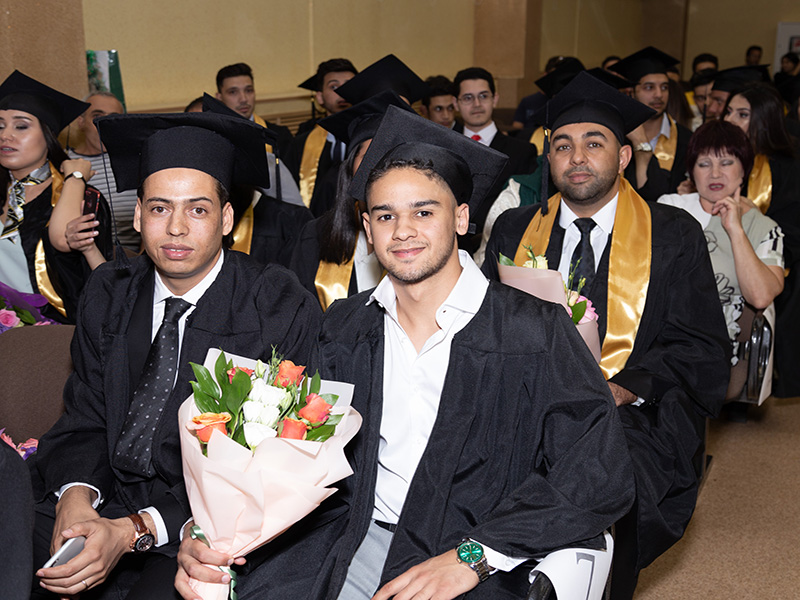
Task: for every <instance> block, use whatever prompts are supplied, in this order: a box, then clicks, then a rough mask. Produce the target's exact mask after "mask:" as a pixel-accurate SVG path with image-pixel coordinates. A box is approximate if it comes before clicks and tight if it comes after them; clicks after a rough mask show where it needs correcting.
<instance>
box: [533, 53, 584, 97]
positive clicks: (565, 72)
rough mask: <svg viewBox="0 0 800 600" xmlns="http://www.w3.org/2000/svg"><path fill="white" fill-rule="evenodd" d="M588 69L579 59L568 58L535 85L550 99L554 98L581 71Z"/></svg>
mask: <svg viewBox="0 0 800 600" xmlns="http://www.w3.org/2000/svg"><path fill="white" fill-rule="evenodd" d="M585 70H586V67H584V66H583V63H582V62H581V61H579V60H578V59H577V58H574V57H572V56H568V57H566V58H565V59H564V60H562V61H561V62H560V63H558V66H557V67H556V68H555V69H553V70H552V71H550V72H549V73H548V74H547V75H544V76H543V77H540V78H539V79H537V80H536V81H535V82H534V83H536V85H538V86H539V89H540V90H542V91H543V92H544V93H545V95H546V96H547V97H548V98H552V97H553V96H555V95H556V94H557V93H558V92H560V91H561V90H563V89H564V87H565V86H566V85H567V84H568V83H569V82H570V81H572V80H573V79H574V78H575V76H576V75H577V74H578V73H580V72H581V71H585Z"/></svg>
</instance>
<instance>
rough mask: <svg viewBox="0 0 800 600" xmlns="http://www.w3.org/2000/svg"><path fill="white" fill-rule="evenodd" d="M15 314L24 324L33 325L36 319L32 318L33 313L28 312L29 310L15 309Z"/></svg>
mask: <svg viewBox="0 0 800 600" xmlns="http://www.w3.org/2000/svg"><path fill="white" fill-rule="evenodd" d="M17 316H18V317H19V320H20V321H22V322H23V323H25V324H26V325H33V324H34V323H36V319H34V318H33V315H32V314H31V313H30V311H27V310H24V309H17Z"/></svg>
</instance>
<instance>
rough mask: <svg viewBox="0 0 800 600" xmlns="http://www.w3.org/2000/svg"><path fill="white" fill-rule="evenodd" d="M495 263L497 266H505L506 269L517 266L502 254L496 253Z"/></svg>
mask: <svg viewBox="0 0 800 600" xmlns="http://www.w3.org/2000/svg"><path fill="white" fill-rule="evenodd" d="M497 262H498V263H499V264H501V265H505V266H507V267H516V266H517V264H516V263H515V262H514V261H513V260H511V259H510V258H508V257H507V256H506V255H505V254H503V253H502V252H498V253H497Z"/></svg>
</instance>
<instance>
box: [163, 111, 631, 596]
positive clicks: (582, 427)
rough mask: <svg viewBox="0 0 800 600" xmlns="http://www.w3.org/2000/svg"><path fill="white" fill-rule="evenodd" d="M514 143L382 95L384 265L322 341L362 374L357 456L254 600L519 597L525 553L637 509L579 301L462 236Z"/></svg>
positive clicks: (377, 142) (185, 550) (271, 558)
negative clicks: (539, 285)
mask: <svg viewBox="0 0 800 600" xmlns="http://www.w3.org/2000/svg"><path fill="white" fill-rule="evenodd" d="M416 140H426V141H428V142H430V143H426V142H422V141H416ZM504 160H505V159H504V157H503V156H502V155H500V154H499V153H497V152H493V151H491V150H488V149H486V148H484V147H483V146H481V145H479V144H473V143H472V142H471V141H469V140H467V139H466V138H464V137H463V136H461V135H459V134H456V133H455V132H452V131H450V130H448V129H445V128H444V127H441V126H439V125H437V124H435V123H431V122H430V121H427V120H425V119H422V118H421V117H419V116H416V115H412V114H409V113H406V112H405V111H402V110H400V109H398V108H396V107H390V108H389V109H388V111H387V113H386V116H385V118H384V120H383V122H382V124H381V127H380V128H379V130H378V132H377V134H376V136H375V138H374V139H373V141H372V144H371V145H370V149H369V150H368V152H367V154H366V155H365V157H364V161H363V163H362V165H361V167H360V169H359V170H358V172H357V173H356V176H355V178H354V181H353V185H352V187H351V188H350V193H351V195H353V196H354V197H355V198H358V199H362V198H365V199H366V202H367V207H368V211H367V213H366V215H365V216H364V226H365V229H366V231H367V235H368V236H369V239H370V241H371V243H372V244H373V246H374V248H375V252H376V254H377V255H378V258H379V260H380V262H381V264H382V265H383V267H384V268H385V269H386V271H387V273H388V276H387V277H386V278H384V279H383V281H382V282H381V283H380V284H379V285H378V287H377V288H376V289H375V290H374V291H372V292H364V293H362V294H359V295H357V296H353V297H351V298H348V299H346V300H341V301H337V302H334V303H333V304H332V305H331V306H330V307H329V308H328V311H327V313H326V317H325V320H324V324H323V328H322V332H321V334H320V342H319V349H318V356H319V363H318V364H319V366H320V371H321V374H322V375H323V376H324V377H327V378H334V379H338V380H344V381H349V382H352V383H354V384H355V397H354V399H353V405H354V406H355V407H356V408H357V409H358V410H359V412H360V413H361V414H362V415H363V417H364V424H363V426H362V429H361V431H360V433H359V434H358V436H357V437H356V438H355V439H354V440H353V441H352V442H351V444H350V446H349V447H348V453H349V456H350V457H351V464H352V465H353V469H354V471H355V474H354V475H353V476H352V477H350V478H348V479H347V480H345V481H344V482H343V485H342V486H341V488H340V491H339V492H338V493H337V494H335V495H334V496H333V497H332V499H331V500H332V501H331V502H329V503H327V504H326V505H323V506H321V507H320V511H319V512H318V513H316V514H315V515H312V516H311V518H310V521H309V522H307V523H301V524H298V526H297V528H296V529H293V530H291V531H289V532H287V533H286V534H284V535H283V536H281V537H280V538H278V539H276V540H274V541H273V542H271V543H270V544H269V545H268V546H272V548H268V549H267V552H268V556H267V557H266V560H265V562H263V563H262V564H261V566H260V567H259V568H257V569H256V570H254V571H252V572H251V573H250V576H249V577H246V578H244V581H242V580H241V578H240V583H239V586H237V591H239V597H240V598H241V599H242V600H245V599H247V598H256V597H275V598H294V597H303V598H312V599H316V598H341V599H342V600H361V599H365V600H368V599H369V598H373V595H374V598H375V599H376V600H384V599H386V598H389V597H395V596H396V597H411V596H412V595H413V596H414V598H419V599H421V600H424V599H427V598H433V597H435V598H443V599H446V598H456V597H461V595H462V594H466V597H468V598H491V599H493V600H496V599H504V598H517V599H518V598H523V597H525V595H526V593H527V591H528V587H529V585H530V584H529V579H528V576H529V572H530V566H528V567H525V566H523V565H522V563H525V562H527V561H528V560H529V559H533V558H537V557H542V556H544V555H545V554H547V553H549V552H550V551H552V550H555V549H558V548H562V547H564V546H567V545H579V546H582V547H585V548H595V549H598V548H599V549H603V548H604V546H603V541H602V536H601V534H602V532H603V530H604V529H605V528H606V527H608V526H609V524H610V523H611V522H612V521H613V520H614V518H615V517H614V515H621V514H622V513H624V512H625V511H626V510H627V507H628V505H629V503H630V501H631V493H632V477H631V471H630V464H629V463H628V459H627V456H626V451H625V444H624V440H623V439H622V432H621V427H620V423H619V422H618V421H617V419H616V417H615V416H614V412H615V411H614V409H613V404H612V401H611V396H610V394H609V392H608V389H607V387H606V386H605V384H604V383H603V380H602V376H601V375H600V373H599V371H598V369H597V367H596V365H595V364H594V362H593V361H592V359H591V357H590V354H589V353H588V351H587V348H586V346H585V344H584V342H583V341H582V340H581V339H580V337H579V336H578V335H577V333H576V331H575V327H574V325H573V324H572V323H571V321H570V319H569V318H568V317H567V314H566V312H565V311H564V310H563V309H562V308H561V307H559V306H556V305H553V304H549V303H546V302H542V301H539V300H538V299H536V298H533V297H532V296H529V295H527V294H523V293H522V292H518V291H517V290H513V289H511V288H508V287H506V286H502V285H498V284H494V283H490V282H488V281H487V280H486V278H485V277H483V275H482V274H481V273H480V271H479V270H478V268H477V267H476V265H475V264H474V263H473V262H472V260H471V259H470V258H469V256H468V255H467V254H466V253H465V252H463V251H462V252H460V251H459V250H458V247H457V235H458V234H463V233H464V232H465V231H466V228H467V226H468V223H469V214H468V213H469V206H468V203H469V201H470V200H471V199H473V196H474V195H481V194H485V193H486V192H487V190H488V189H491V187H492V185H493V183H494V180H495V179H496V177H497V175H498V173H499V172H500V170H501V167H502V163H503V162H504ZM521 331H525V332H526V333H527V334H528V335H519V333H520V332H521ZM601 472H602V476H600V477H599V478H598V477H596V476H597V475H598V474H599V473H601ZM273 544H274V546H273ZM198 559H199V560H201V561H202V562H210V563H212V564H224V563H225V562H226V560H227V559H228V557H225V556H223V555H219V554H217V553H214V552H212V551H210V550H208V549H203V547H202V546H201V545H198V544H196V543H194V542H193V541H186V540H185V539H184V543H183V545H182V548H181V553H180V555H179V563H180V564H181V565H182V567H184V569H187V570H189V571H190V572H191V573H192V575H193V576H194V577H198V578H203V579H205V578H209V580H213V581H217V580H219V573H218V572H217V573H215V572H214V571H213V570H211V569H208V568H204V567H202V566H200V565H198V564H197V563H196V560H198ZM248 560H249V559H248ZM298 565H301V566H302V565H305V568H302V567H298ZM309 565H314V568H313V569H309V568H308V566H309ZM177 581H178V590H179V591H180V592H181V593H182V594H183V596H184V597H185V598H187V599H188V598H192V597H193V596H192V594H191V590H189V589H188V587H185V576H184V575H182V574H180V573H179V576H178V579H177ZM415 594H417V595H415Z"/></svg>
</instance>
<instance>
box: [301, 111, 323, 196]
mask: <svg viewBox="0 0 800 600" xmlns="http://www.w3.org/2000/svg"><path fill="white" fill-rule="evenodd" d="M327 141H328V132H327V131H326V130H324V129H323V128H322V127H320V126H319V125H314V129H312V130H311V133H309V134H308V137H307V138H306V144H305V146H304V147H303V158H302V160H301V161H300V196H301V197H302V198H303V204H305V205H306V208H310V207H311V196H313V195H314V185H315V184H316V182H317V171H318V170H319V158H320V156H322V150H323V149H324V148H325V142H327Z"/></svg>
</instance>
